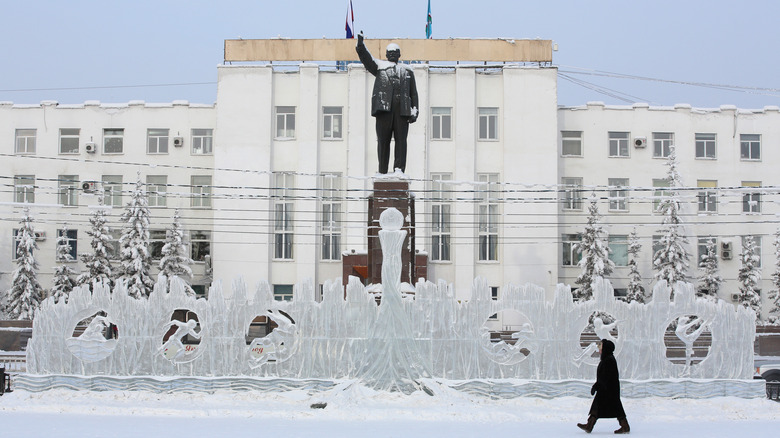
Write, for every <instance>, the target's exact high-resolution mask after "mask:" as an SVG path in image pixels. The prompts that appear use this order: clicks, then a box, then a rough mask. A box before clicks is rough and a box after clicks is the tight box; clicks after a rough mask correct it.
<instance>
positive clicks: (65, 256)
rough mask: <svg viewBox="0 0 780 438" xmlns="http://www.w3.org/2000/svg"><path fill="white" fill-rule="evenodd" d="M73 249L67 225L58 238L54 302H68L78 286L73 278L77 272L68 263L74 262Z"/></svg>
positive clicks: (53, 281)
mask: <svg viewBox="0 0 780 438" xmlns="http://www.w3.org/2000/svg"><path fill="white" fill-rule="evenodd" d="M71 250H73V248H72V247H71V246H70V242H69V241H68V226H67V225H65V226H63V227H62V230H60V235H59V236H58V237H57V254H56V256H55V260H56V261H57V263H59V265H58V266H57V267H56V268H54V277H53V278H52V287H51V296H53V297H54V301H55V302H58V301H60V300H62V299H65V300H67V297H68V294H69V293H70V291H71V290H73V287H74V286H76V280H74V279H73V276H74V275H76V271H74V270H73V269H71V267H70V266H68V264H67V263H68V262H70V261H72V260H73V256H71V255H70V252H71Z"/></svg>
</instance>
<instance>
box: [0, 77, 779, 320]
mask: <svg viewBox="0 0 780 438" xmlns="http://www.w3.org/2000/svg"><path fill="white" fill-rule="evenodd" d="M413 68H414V72H415V76H416V79H417V87H418V93H419V96H420V107H421V114H422V116H421V117H420V118H419V119H418V121H417V122H416V123H415V124H413V125H411V127H410V131H409V137H408V141H409V151H408V159H407V163H408V164H407V169H406V178H408V180H409V183H410V189H411V191H412V193H413V194H414V196H415V199H416V203H417V204H416V209H415V211H416V218H415V219H416V220H415V223H416V224H417V225H416V235H417V239H416V242H417V243H416V246H417V247H416V248H415V250H416V251H420V252H427V254H428V260H429V262H428V274H429V276H430V280H431V281H436V280H438V279H442V280H445V281H447V282H449V283H453V284H454V291H455V293H456V295H457V296H458V297H460V298H462V299H468V297H469V295H470V289H471V285H472V283H473V281H474V278H475V277H484V278H485V279H486V280H487V281H488V283H489V284H490V285H491V287H492V288H493V291H494V294H495V295H496V296H498V295H499V294H500V293H501V288H502V287H503V286H504V285H506V284H509V283H515V284H522V283H526V282H530V283H535V284H537V285H540V286H543V287H544V288H545V289H546V290H547V291H548V294H549V295H550V297H551V296H552V293H553V290H554V286H555V284H557V283H568V284H573V282H574V279H576V277H577V275H578V274H579V268H578V267H577V266H576V263H577V260H578V255H577V254H576V251H573V245H574V244H575V243H576V242H577V240H578V236H577V234H578V233H581V232H582V231H583V230H584V226H585V223H586V220H587V204H588V202H589V201H588V199H589V198H590V197H591V195H592V194H595V195H596V197H597V198H598V205H599V209H600V212H601V214H602V215H603V219H602V223H603V224H604V226H605V228H606V230H607V232H608V234H609V236H608V240H609V243H610V247H611V249H612V257H613V260H614V261H615V262H616V265H617V267H616V270H615V272H614V274H613V275H612V277H611V278H610V280H612V282H613V284H614V286H615V288H616V291H617V293H621V292H622V291H623V290H624V289H625V288H626V286H627V283H628V279H627V276H628V268H627V267H626V265H627V254H626V250H627V236H628V235H629V234H630V233H631V232H632V231H633V230H636V231H637V234H638V235H639V237H640V243H641V244H642V246H643V248H642V251H641V253H640V255H639V260H638V261H639V269H640V272H641V273H642V275H643V277H644V278H645V279H646V281H647V287H648V288H649V285H650V282H651V279H652V276H653V274H654V271H653V270H652V266H651V262H652V250H653V242H654V241H655V240H657V237H658V235H659V234H660V232H659V231H658V230H659V229H660V223H661V218H660V216H658V215H657V214H656V213H654V205H656V204H657V202H658V195H659V189H661V188H662V187H663V186H664V178H665V177H666V162H667V160H666V157H667V156H668V154H669V150H670V146H672V145H674V146H675V147H676V151H677V157H678V162H679V171H680V173H681V175H682V180H683V183H684V185H685V187H684V189H683V190H682V191H681V193H682V195H681V199H682V201H683V204H684V210H683V213H684V215H683V220H684V221H685V235H686V237H687V238H688V239H689V242H690V246H689V251H690V252H691V254H692V257H691V267H690V269H689V270H688V273H689V275H690V276H691V277H692V281H694V282H695V279H696V277H698V276H699V275H700V272H699V271H698V269H697V267H696V264H697V263H696V259H697V256H698V254H699V252H700V251H701V246H702V241H703V240H706V239H709V238H710V237H712V238H713V239H714V240H715V241H716V242H717V243H718V248H719V256H720V259H719V260H720V271H721V275H722V276H723V277H724V279H725V283H724V285H723V287H722V289H721V292H720V297H721V298H723V299H726V300H731V298H732V296H731V295H732V294H733V293H736V292H737V283H736V276H737V271H738V269H739V267H740V263H739V254H740V252H741V250H742V246H741V245H742V239H743V238H744V237H745V236H747V235H753V236H756V237H757V240H758V242H759V247H760V252H761V260H762V262H761V263H762V265H761V266H762V273H763V280H762V282H761V284H760V288H761V290H762V291H767V292H768V291H769V290H770V288H771V283H770V281H769V279H770V275H771V274H772V273H773V272H774V266H775V257H774V247H773V245H772V242H773V241H774V236H773V234H774V233H775V231H776V230H777V227H778V219H777V213H779V212H780V209H778V207H777V205H776V201H777V197H776V193H775V192H776V191H777V190H776V187H777V185H778V178H779V177H778V176H777V174H776V172H775V171H774V169H773V166H772V163H777V162H779V161H778V160H779V159H780V157H777V156H775V155H776V154H777V153H778V152H777V151H776V148H773V147H771V146H772V145H775V144H778V142H780V123H778V122H780V111H778V108H775V107H766V108H764V109H762V110H758V111H747V110H739V109H736V108H733V107H727V106H724V107H721V108H717V109H697V108H691V107H690V106H687V105H677V106H675V107H669V108H667V107H649V106H648V105H644V104H636V105H633V106H627V107H610V106H605V105H603V104H601V103H588V104H587V105H583V106H581V107H559V106H558V105H557V69H556V68H554V67H549V66H544V65H521V64H518V63H508V64H490V65H482V64H481V65H473V64H472V65H467V64H450V65H446V66H434V65H429V64H414V65H413ZM373 80H374V78H373V77H372V76H371V75H370V74H368V73H367V72H366V70H365V69H364V68H363V67H362V65H360V64H349V65H348V66H347V67H346V68H338V69H337V68H332V67H330V66H324V65H321V64H314V63H302V64H297V65H295V66H294V67H290V66H278V65H273V64H270V63H254V64H242V65H223V66H220V67H218V84H217V102H216V103H215V104H213V105H195V104H190V103H187V102H173V103H171V104H147V103H144V102H130V103H127V104H121V105H112V104H101V103H99V102H85V103H84V104H79V105H64V104H58V103H56V102H42V103H41V104H37V105H19V104H13V103H9V102H2V103H0V154H2V156H3V164H2V166H0V168H2V170H3V171H2V172H0V177H2V178H3V180H4V181H5V182H4V186H5V187H6V189H5V190H4V193H5V195H4V199H3V200H2V202H0V205H1V206H2V207H1V208H2V211H3V215H2V217H3V220H2V221H0V244H2V248H3V249H2V250H1V251H0V254H4V255H3V256H1V257H0V272H2V277H1V278H0V289H3V290H7V289H8V287H9V285H10V278H11V272H12V271H13V269H14V264H13V259H14V255H13V254H14V248H15V241H14V232H15V229H16V228H18V222H19V220H20V219H21V215H22V211H23V209H24V208H25V207H30V208H31V213H32V215H33V217H34V219H35V225H36V230H39V231H40V232H41V235H40V237H41V239H40V240H39V242H38V244H39V247H40V249H39V250H38V252H37V253H36V258H37V260H38V261H39V263H40V266H41V271H40V280H41V283H42V285H43V286H44V287H50V285H51V275H52V272H53V271H54V268H55V267H56V263H55V260H54V256H55V248H56V236H57V233H58V232H59V231H58V230H60V229H61V228H62V226H63V224H65V223H67V225H68V228H69V229H70V230H71V231H69V237H71V238H72V242H73V243H75V249H74V251H73V253H74V255H75V254H77V253H82V252H86V251H88V250H90V246H89V245H90V240H89V237H88V236H87V234H86V231H87V229H88V226H89V224H88V218H89V214H90V212H91V207H94V206H95V205H97V197H98V196H99V194H100V193H104V194H105V199H106V203H107V204H108V205H110V206H112V211H111V212H109V215H108V216H109V218H110V220H111V222H110V223H111V225H112V229H114V230H116V231H115V233H116V235H117V236H118V233H119V230H120V227H121V224H120V223H119V222H118V219H119V216H120V215H121V212H122V211H123V205H124V204H125V203H126V202H127V201H128V200H129V193H130V192H131V191H132V189H133V185H134V184H135V181H136V179H137V178H139V177H140V178H141V180H142V181H143V182H145V183H146V187H147V190H148V192H149V199H150V207H151V208H152V227H151V228H152V240H153V247H152V253H153V256H154V257H158V256H159V248H160V243H159V242H160V241H161V239H164V230H165V228H167V227H168V225H169V224H170V221H171V217H172V215H173V210H174V209H179V210H180V212H181V216H182V219H183V220H182V222H183V225H184V227H185V229H186V230H187V235H188V244H189V246H190V249H191V254H192V257H193V259H194V260H195V264H194V266H193V268H194V277H193V284H194V285H195V286H196V290H197V291H199V292H205V290H206V289H207V287H208V285H209V284H210V283H211V281H223V282H227V285H229V284H230V282H232V281H233V280H234V279H236V278H238V277H241V278H243V279H244V281H246V282H247V284H249V285H254V284H255V283H257V282H258V281H260V280H267V281H268V282H269V283H270V284H271V285H272V286H273V289H274V293H275V294H276V296H277V297H278V298H279V299H286V298H289V297H291V296H292V293H293V285H294V284H296V283H299V282H301V281H303V280H304V279H307V278H311V279H312V280H313V281H314V284H317V285H322V284H324V283H325V281H328V280H334V281H339V280H338V278H339V277H340V276H341V274H342V271H341V257H342V254H343V253H345V252H348V253H352V252H361V251H363V252H364V251H365V250H366V247H367V241H366V239H367V237H366V236H367V233H366V226H367V224H366V215H367V205H366V198H367V197H368V196H369V195H370V194H371V187H372V181H373V180H374V179H375V178H377V177H378V176H377V175H375V172H376V165H377V158H376V135H375V130H374V120H373V118H372V117H371V116H370V107H369V102H370V98H371V89H372V84H373ZM83 183H94V184H92V185H87V186H83ZM83 187H86V190H85V189H84V188H83ZM73 267H74V269H75V270H76V271H79V270H80V268H81V263H80V262H78V261H75V262H73ZM154 273H156V271H155V272H154ZM226 289H229V287H227V288H226ZM762 295H763V296H762V299H763V302H764V307H765V312H766V311H768V306H769V305H770V303H769V300H768V299H767V297H766V294H762Z"/></svg>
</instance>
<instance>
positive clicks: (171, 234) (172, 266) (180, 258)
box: [158, 209, 195, 295]
mask: <svg viewBox="0 0 780 438" xmlns="http://www.w3.org/2000/svg"><path fill="white" fill-rule="evenodd" d="M191 263H192V259H191V258H190V257H189V256H188V255H187V245H185V244H184V230H183V229H182V227H181V218H180V217H179V210H178V209H177V210H175V211H174V212H173V222H171V227H170V228H168V229H167V230H166V231H165V244H164V245H163V248H162V258H161V259H160V273H159V274H158V279H159V278H163V277H165V278H166V279H170V278H171V277H173V276H174V275H175V276H178V277H179V278H181V279H182V280H185V281H187V279H188V278H190V277H192V269H190V266H189V265H190V264H191ZM187 293H189V294H192V295H195V292H194V291H193V290H192V289H191V288H187Z"/></svg>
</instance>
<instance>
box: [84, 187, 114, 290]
mask: <svg viewBox="0 0 780 438" xmlns="http://www.w3.org/2000/svg"><path fill="white" fill-rule="evenodd" d="M97 198H98V208H96V209H95V212H94V213H92V216H91V217H90V218H89V223H90V225H91V226H92V227H91V228H90V229H89V230H87V235H88V236H89V237H91V238H92V242H91V245H92V252H91V253H82V254H81V255H80V257H81V262H82V263H84V267H85V269H86V270H85V271H84V272H83V273H82V274H81V275H79V277H78V278H77V279H76V284H77V285H78V286H81V285H84V284H86V285H88V286H89V288H90V289H92V287H93V284H94V283H95V282H98V283H102V284H106V285H107V286H110V285H111V284H112V283H111V261H110V260H109V258H108V248H109V246H110V245H111V234H110V232H111V230H110V229H109V228H108V225H106V222H107V220H106V212H105V210H104V209H103V196H102V195H101V196H98V197H97Z"/></svg>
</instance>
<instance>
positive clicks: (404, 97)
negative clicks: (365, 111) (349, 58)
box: [357, 44, 419, 119]
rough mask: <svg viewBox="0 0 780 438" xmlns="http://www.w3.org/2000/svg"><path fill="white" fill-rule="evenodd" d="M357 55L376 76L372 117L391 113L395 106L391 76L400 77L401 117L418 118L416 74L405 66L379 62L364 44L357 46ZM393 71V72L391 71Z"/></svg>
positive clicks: (398, 109) (372, 99)
mask: <svg viewBox="0 0 780 438" xmlns="http://www.w3.org/2000/svg"><path fill="white" fill-rule="evenodd" d="M357 53H358V56H359V57H360V62H362V63H363V65H364V66H365V67H366V70H368V72H369V73H371V74H372V75H374V76H376V79H375V80H374V91H373V93H372V95H371V115H372V116H374V117H376V115H377V113H379V112H390V111H392V110H393V109H394V108H393V107H392V104H393V80H392V79H391V76H394V75H396V74H397V75H398V79H397V80H398V83H399V85H400V88H401V89H400V105H399V107H398V108H397V111H399V113H398V114H400V115H401V117H410V118H414V119H416V118H417V113H416V111H415V110H412V108H415V109H416V108H419V106H418V104H417V100H418V98H417V83H416V82H415V80H414V72H413V71H412V69H411V68H409V67H408V66H406V65H404V64H398V68H397V69H396V64H394V63H392V62H389V61H382V60H380V61H377V60H376V59H374V58H373V57H372V56H371V54H370V53H369V52H368V49H366V46H365V45H363V44H358V45H357ZM391 70H392V71H391Z"/></svg>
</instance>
